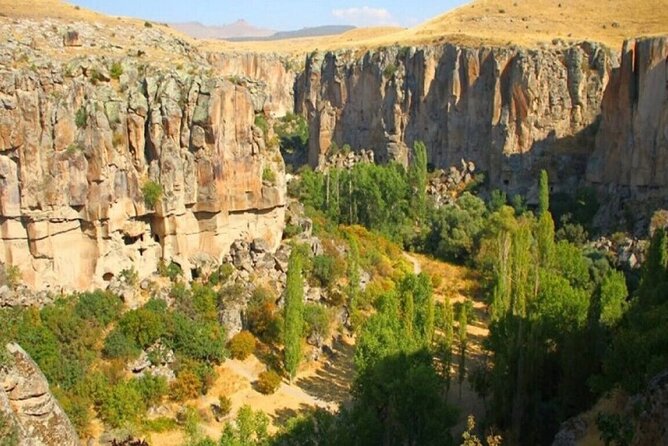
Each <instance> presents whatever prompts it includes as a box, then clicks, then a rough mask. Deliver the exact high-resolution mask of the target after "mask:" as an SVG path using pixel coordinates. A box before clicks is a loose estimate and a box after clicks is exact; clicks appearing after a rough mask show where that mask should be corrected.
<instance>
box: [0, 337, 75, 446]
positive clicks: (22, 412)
mask: <svg viewBox="0 0 668 446" xmlns="http://www.w3.org/2000/svg"><path fill="white" fill-rule="evenodd" d="M3 348H5V347H4V346H3ZM6 349H7V353H8V354H9V356H8V365H6V366H3V367H0V415H2V416H3V418H4V419H5V420H6V421H5V422H6V423H7V424H9V425H10V426H6V428H8V429H6V430H5V431H4V432H8V431H10V430H11V431H14V435H16V437H15V439H16V440H18V441H17V444H18V445H19V446H75V445H78V444H79V437H78V436H77V433H76V431H75V430H74V427H73V426H72V423H71V422H70V420H69V418H67V415H66V414H65V412H64V411H63V409H62V408H61V407H60V405H59V404H58V402H57V401H56V399H55V398H54V397H53V395H52V394H51V392H50V391H49V383H48V382H47V380H46V378H45V377H44V374H43V373H42V372H41V371H40V370H39V367H37V364H35V362H34V361H33V360H32V359H31V358H30V356H29V355H28V354H27V353H26V352H25V351H24V350H23V349H22V348H21V347H20V346H18V345H17V344H8V345H7V346H6ZM3 444H4V443H3ZM9 444H12V443H9Z"/></svg>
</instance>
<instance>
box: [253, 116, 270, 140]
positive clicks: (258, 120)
mask: <svg viewBox="0 0 668 446" xmlns="http://www.w3.org/2000/svg"><path fill="white" fill-rule="evenodd" d="M255 127H257V128H259V129H260V130H262V134H263V135H264V137H265V139H266V138H267V135H268V134H269V123H268V122H267V118H266V117H265V116H264V115H263V114H257V115H255Z"/></svg>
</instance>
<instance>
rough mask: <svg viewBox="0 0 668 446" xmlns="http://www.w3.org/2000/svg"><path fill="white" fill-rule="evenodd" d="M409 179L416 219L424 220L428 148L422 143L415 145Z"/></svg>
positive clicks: (417, 142) (412, 206) (418, 142)
mask: <svg viewBox="0 0 668 446" xmlns="http://www.w3.org/2000/svg"><path fill="white" fill-rule="evenodd" d="M408 179H409V183H410V186H411V189H412V195H411V209H412V211H413V212H414V213H415V217H416V218H417V219H418V220H422V219H424V217H425V215H426V212H427V147H426V146H425V145H424V143H423V142H422V141H416V142H415V144H414V145H413V156H412V159H411V165H410V168H409V170H408Z"/></svg>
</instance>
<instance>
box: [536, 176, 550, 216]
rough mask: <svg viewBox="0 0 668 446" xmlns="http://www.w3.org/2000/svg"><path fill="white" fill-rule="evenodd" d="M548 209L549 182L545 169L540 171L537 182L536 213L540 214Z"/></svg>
mask: <svg viewBox="0 0 668 446" xmlns="http://www.w3.org/2000/svg"><path fill="white" fill-rule="evenodd" d="M549 210H550V182H549V179H548V176H547V171H546V170H545V169H543V170H541V171H540V181H539V183H538V215H539V216H541V215H543V214H544V213H546V212H549Z"/></svg>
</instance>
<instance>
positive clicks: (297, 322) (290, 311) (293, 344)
mask: <svg viewBox="0 0 668 446" xmlns="http://www.w3.org/2000/svg"><path fill="white" fill-rule="evenodd" d="M302 262H303V261H302V258H301V254H300V253H299V252H298V249H297V248H296V247H295V248H293V250H292V253H291V254H290V259H289V261H288V276H287V283H286V287H285V305H284V306H283V318H284V327H283V345H284V348H285V350H284V354H285V370H287V372H288V374H289V376H290V381H291V382H292V380H293V379H294V377H295V376H296V375H297V368H298V367H299V362H300V360H301V355H302V352H301V341H302V332H303V328H304V280H303V278H302Z"/></svg>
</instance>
